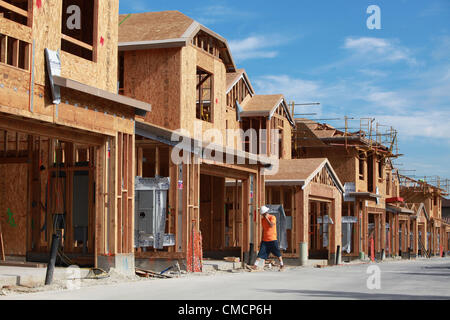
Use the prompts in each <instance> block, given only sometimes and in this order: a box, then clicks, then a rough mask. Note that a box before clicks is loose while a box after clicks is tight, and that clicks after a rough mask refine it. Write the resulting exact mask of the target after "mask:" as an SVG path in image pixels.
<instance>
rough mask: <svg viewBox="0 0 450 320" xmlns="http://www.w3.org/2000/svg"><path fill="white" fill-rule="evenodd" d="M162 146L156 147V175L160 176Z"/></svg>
mask: <svg viewBox="0 0 450 320" xmlns="http://www.w3.org/2000/svg"><path fill="white" fill-rule="evenodd" d="M159 158H160V148H159V147H156V149H155V177H159V176H160V171H161V163H160V159H159Z"/></svg>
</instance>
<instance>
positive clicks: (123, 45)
mask: <svg viewBox="0 0 450 320" xmlns="http://www.w3.org/2000/svg"><path fill="white" fill-rule="evenodd" d="M187 43H188V39H186V38H178V39H165V40H154V41H136V42H120V43H119V51H135V50H147V49H164V48H181V47H185V46H186V45H187Z"/></svg>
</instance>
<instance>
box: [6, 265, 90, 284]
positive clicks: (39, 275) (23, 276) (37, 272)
mask: <svg viewBox="0 0 450 320" xmlns="http://www.w3.org/2000/svg"><path fill="white" fill-rule="evenodd" d="M46 273H47V269H46V268H22V267H5V266H0V287H4V286H27V287H34V286H41V285H43V284H44V283H45V276H46ZM88 273H89V269H80V277H86V276H87V275H88ZM73 277H74V273H73V270H70V269H68V268H56V269H55V272H54V278H53V279H54V280H55V281H60V280H70V279H72V278H73Z"/></svg>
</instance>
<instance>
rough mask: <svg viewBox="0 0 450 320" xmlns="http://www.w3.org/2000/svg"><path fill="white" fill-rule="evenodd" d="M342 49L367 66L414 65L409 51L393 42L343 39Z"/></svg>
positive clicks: (380, 39) (376, 39)
mask: <svg viewBox="0 0 450 320" xmlns="http://www.w3.org/2000/svg"><path fill="white" fill-rule="evenodd" d="M344 48H345V49H347V50H349V51H350V52H351V53H352V59H355V58H356V59H358V60H363V61H365V62H366V63H367V64H376V63H386V62H391V63H396V62H406V63H407V64H410V65H416V64H417V60H416V59H415V58H414V57H413V54H412V52H411V50H410V49H408V48H406V47H403V46H400V45H398V44H397V42H396V41H395V40H388V39H382V38H372V37H360V38H352V37H349V38H347V39H345V43H344Z"/></svg>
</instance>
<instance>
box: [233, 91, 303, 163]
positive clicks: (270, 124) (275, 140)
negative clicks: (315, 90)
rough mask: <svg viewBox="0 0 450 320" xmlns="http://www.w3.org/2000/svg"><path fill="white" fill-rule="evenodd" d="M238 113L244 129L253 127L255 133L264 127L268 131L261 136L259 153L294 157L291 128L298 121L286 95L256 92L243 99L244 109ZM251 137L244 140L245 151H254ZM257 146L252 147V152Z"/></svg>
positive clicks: (283, 157)
mask: <svg viewBox="0 0 450 320" xmlns="http://www.w3.org/2000/svg"><path fill="white" fill-rule="evenodd" d="M238 113H239V118H240V122H241V129H242V130H244V132H248V130H250V129H254V130H255V131H256V132H261V130H265V133H266V134H262V135H261V134H260V135H258V146H257V151H258V153H260V154H267V155H269V156H277V157H278V158H280V159H291V139H292V128H293V127H294V125H295V124H294V121H293V119H292V116H291V114H290V112H289V109H288V106H287V103H286V99H285V98H284V96H283V95H281V94H276V95H253V96H252V97H250V98H247V99H245V100H244V101H243V103H242V110H238ZM246 138H247V137H246ZM249 140H250V139H247V140H245V141H244V145H245V151H248V152H252V150H250V148H252V146H251V145H250V144H249ZM255 148H256V147H254V146H253V149H254V150H253V151H255Z"/></svg>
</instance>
